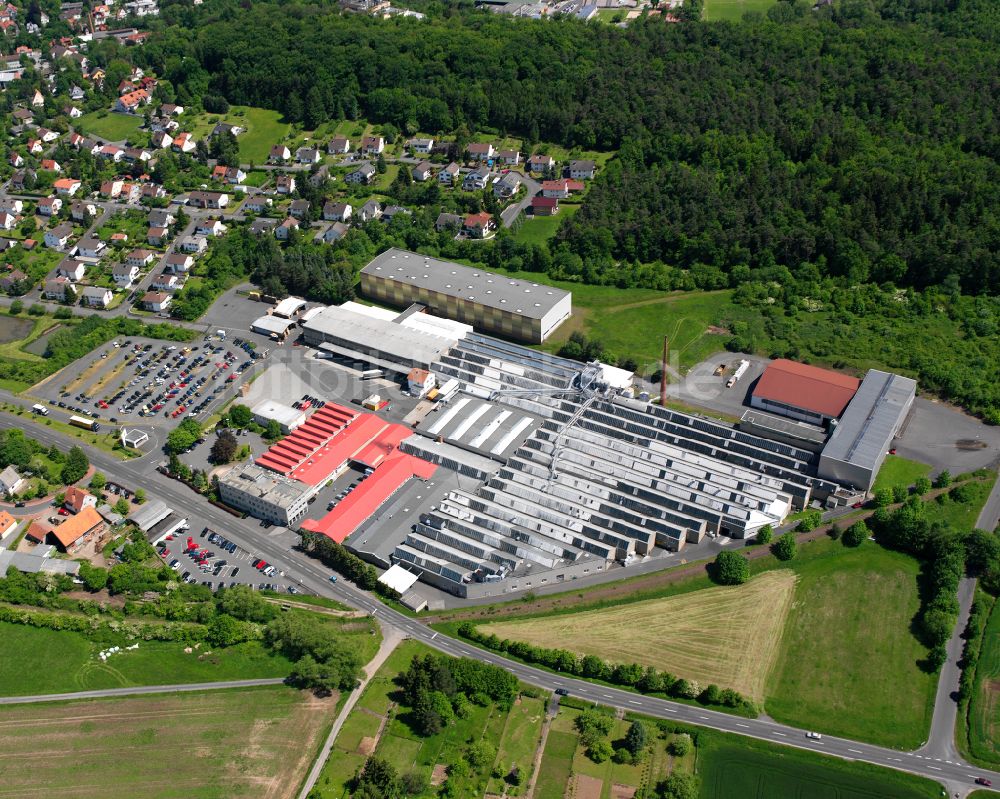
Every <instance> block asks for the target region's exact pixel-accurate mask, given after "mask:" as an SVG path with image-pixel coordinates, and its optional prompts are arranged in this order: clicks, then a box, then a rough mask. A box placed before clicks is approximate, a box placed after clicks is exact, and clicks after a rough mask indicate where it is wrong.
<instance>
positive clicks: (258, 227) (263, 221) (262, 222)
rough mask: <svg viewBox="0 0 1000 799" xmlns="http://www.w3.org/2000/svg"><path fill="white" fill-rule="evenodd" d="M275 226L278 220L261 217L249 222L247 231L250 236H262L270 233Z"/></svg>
mask: <svg viewBox="0 0 1000 799" xmlns="http://www.w3.org/2000/svg"><path fill="white" fill-rule="evenodd" d="M277 224H278V220H276V219H269V218H267V217H266V216H262V217H260V218H258V219H255V220H254V221H253V222H251V223H250V227H249V228H248V230H249V231H250V235H251V236H263V235H264V234H265V233H271V232H272V231H273V230H274V228H275V225H277Z"/></svg>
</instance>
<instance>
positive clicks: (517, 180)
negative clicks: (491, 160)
mask: <svg viewBox="0 0 1000 799" xmlns="http://www.w3.org/2000/svg"><path fill="white" fill-rule="evenodd" d="M520 187H521V176H520V175H519V174H517V172H508V173H507V174H506V175H504V176H503V177H502V178H500V180H498V181H497V182H496V183H494V184H493V196H494V197H496V198H497V199H498V200H509V199H511V198H512V197H513V196H514V195H515V194H517V190H518V189H519V188H520Z"/></svg>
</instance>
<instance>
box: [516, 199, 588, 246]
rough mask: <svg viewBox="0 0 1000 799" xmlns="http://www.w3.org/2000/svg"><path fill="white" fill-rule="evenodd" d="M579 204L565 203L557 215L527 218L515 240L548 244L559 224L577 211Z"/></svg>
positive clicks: (523, 242) (521, 242)
mask: <svg viewBox="0 0 1000 799" xmlns="http://www.w3.org/2000/svg"><path fill="white" fill-rule="evenodd" d="M579 207H580V206H578V205H564V206H562V207H561V208H560V209H559V213H558V214H556V215H555V216H534V217H531V218H530V219H525V220H524V222H522V223H521V227H519V228H518V229H517V232H516V233H515V234H514V241H516V242H519V243H520V244H546V243H548V241H549V239H551V238H552V237H553V236H555V235H556V231H557V230H559V225H561V224H562V221H563V220H564V219H565V218H566V217H569V216H572V215H573V214H575V213H576V211H577V209H578V208H579Z"/></svg>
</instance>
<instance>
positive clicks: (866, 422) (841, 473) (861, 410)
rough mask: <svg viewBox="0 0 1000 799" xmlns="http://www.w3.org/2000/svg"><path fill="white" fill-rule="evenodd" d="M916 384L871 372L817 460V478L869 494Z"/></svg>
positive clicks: (903, 418)
mask: <svg viewBox="0 0 1000 799" xmlns="http://www.w3.org/2000/svg"><path fill="white" fill-rule="evenodd" d="M916 391H917V383H916V381H915V380H911V379H910V378H908V377H901V376H900V375H895V374H891V373H889V372H881V371H879V370H878V369H872V370H870V371H869V372H868V374H867V375H865V379H864V380H863V381H862V383H861V387H860V388H859V389H858V392H857V394H855V396H854V399H852V400H851V403H850V405H848V406H847V410H846V411H845V412H844V415H843V416H842V417H841V419H840V421H839V422H838V423H837V425H836V428H835V429H834V431H833V435H831V436H830V440H829V441H828V442H827V444H826V446H825V447H824V448H823V452H822V453H821V454H820V457H819V476H820V477H823V478H826V479H829V480H835V481H837V482H838V483H841V484H843V485H849V486H854V487H856V488H860V489H864V490H866V491H867V490H868V489H870V488H871V486H872V483H874V482H875V477H876V476H877V475H878V470H879V469H880V468H881V467H882V463H883V461H884V460H885V456H886V454H887V453H888V451H889V449H890V447H891V446H892V440H893V439H894V438H895V437H896V435H897V434H898V433H899V430H900V428H901V427H902V426H903V423H904V422H905V421H906V417H907V415H908V414H909V413H910V408H911V407H912V406H913V398H914V396H915V395H916Z"/></svg>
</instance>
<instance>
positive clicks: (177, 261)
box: [163, 252, 194, 275]
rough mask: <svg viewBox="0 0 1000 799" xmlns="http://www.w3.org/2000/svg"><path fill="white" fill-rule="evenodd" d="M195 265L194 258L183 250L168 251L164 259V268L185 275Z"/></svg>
mask: <svg viewBox="0 0 1000 799" xmlns="http://www.w3.org/2000/svg"><path fill="white" fill-rule="evenodd" d="M192 266H194V258H192V257H191V256H190V255H186V254H185V253H181V252H172V253H168V254H167V257H166V258H164V259H163V268H164V269H165V270H166V271H168V272H174V273H176V274H178V275H185V274H187V273H188V271H189V270H190V269H191V267H192Z"/></svg>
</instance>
